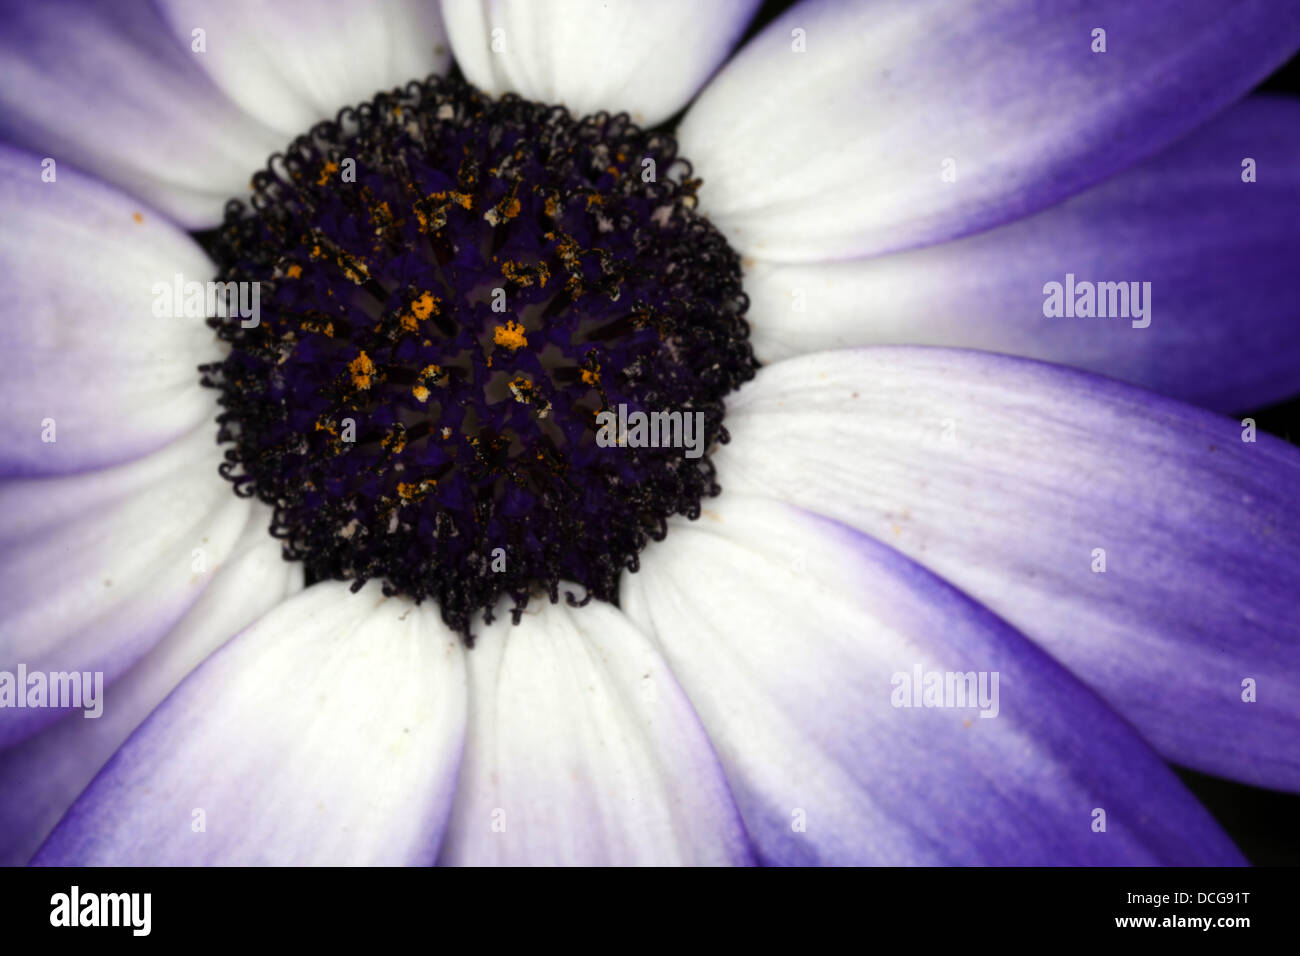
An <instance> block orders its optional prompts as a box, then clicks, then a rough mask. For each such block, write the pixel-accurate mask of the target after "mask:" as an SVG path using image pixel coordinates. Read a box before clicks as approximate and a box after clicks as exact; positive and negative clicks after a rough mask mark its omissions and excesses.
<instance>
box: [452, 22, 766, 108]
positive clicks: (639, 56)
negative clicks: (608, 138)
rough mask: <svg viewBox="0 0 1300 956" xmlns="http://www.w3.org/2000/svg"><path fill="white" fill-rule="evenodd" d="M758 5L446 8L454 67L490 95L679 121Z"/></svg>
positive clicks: (728, 51) (729, 50)
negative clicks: (674, 117) (511, 95)
mask: <svg viewBox="0 0 1300 956" xmlns="http://www.w3.org/2000/svg"><path fill="white" fill-rule="evenodd" d="M757 6H758V2H757V0H710V2H709V3H697V2H695V0H658V2H656V3H640V2H637V0H493V2H491V3H485V2H480V0H442V13H443V16H444V17H445V18H446V21H447V32H448V34H449V35H450V37H451V43H452V49H453V51H454V52H455V54H456V63H457V64H458V65H459V66H460V68H461V69H462V70H463V71H464V72H465V76H466V78H467V79H468V80H469V81H470V82H471V83H473V84H475V85H476V86H478V87H480V88H481V89H484V90H486V91H487V92H489V93H491V94H493V95H501V94H503V93H518V94H519V95H520V96H522V97H524V98H525V99H532V100H541V101H542V102H544V103H559V104H562V105H563V106H567V107H568V108H569V110H570V111H571V112H573V113H575V114H576V115H578V116H584V115H586V114H588V113H595V112H597V111H599V110H606V111H608V112H610V113H621V112H626V113H629V114H630V115H631V117H632V122H634V123H636V124H638V125H640V126H652V125H654V124H655V123H658V122H661V121H662V120H665V119H667V118H668V117H670V116H672V115H673V114H674V113H676V112H677V111H678V110H679V109H681V108H682V107H683V106H685V105H686V103H687V101H688V100H690V98H691V97H692V96H693V95H695V91H696V90H698V89H699V88H700V87H701V86H703V85H704V82H705V80H707V79H708V78H709V76H710V75H711V74H712V73H713V71H714V70H716V69H717V68H718V66H719V65H720V64H721V63H722V62H723V60H725V59H726V58H727V54H728V53H730V52H731V48H732V46H733V45H734V44H735V43H736V41H737V40H738V39H739V38H740V35H741V34H742V33H743V32H744V30H745V24H747V23H748V22H749V18H750V17H751V16H752V15H753V13H754V10H755V8H757Z"/></svg>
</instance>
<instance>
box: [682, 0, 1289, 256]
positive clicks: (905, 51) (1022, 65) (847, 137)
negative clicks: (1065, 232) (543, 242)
mask: <svg viewBox="0 0 1300 956" xmlns="http://www.w3.org/2000/svg"><path fill="white" fill-rule="evenodd" d="M1097 27H1104V28H1105V30H1106V32H1107V38H1106V39H1107V44H1108V45H1107V49H1106V52H1105V53H1094V52H1093V51H1092V45H1093V38H1092V31H1093V30H1094V29H1095V28H1097ZM796 31H797V32H796ZM1298 41H1300V5H1296V4H1292V3H1283V4H1279V3H1276V2H1274V0H1241V2H1239V3H1237V4H1234V6H1233V13H1232V16H1231V17H1230V18H1225V17H1224V15H1223V9H1222V5H1221V4H1220V3H1218V2H1214V0H1143V2H1142V3H1134V2H1132V0H1052V2H1050V3H1043V2H1035V0H982V2H971V3H962V4H954V3H953V2H952V0H875V2H870V3H863V2H859V3H853V2H844V0H808V2H804V3H798V4H795V5H794V6H793V7H791V8H789V9H788V10H786V11H785V12H784V13H783V14H782V15H781V16H780V17H778V18H777V19H776V20H774V21H773V22H772V23H771V24H769V25H768V26H767V28H766V29H765V30H764V31H763V32H762V33H760V34H759V35H758V36H756V37H755V38H754V39H753V40H751V41H750V42H749V43H747V44H746V45H745V47H744V49H742V50H741V51H740V52H739V53H738V54H737V55H736V56H735V57H734V58H733V59H732V60H731V62H729V63H728V64H727V65H726V66H725V67H724V68H723V69H722V71H721V72H720V73H719V74H718V76H717V78H716V79H714V80H713V81H712V82H710V83H709V85H708V87H706V88H705V90H704V91H703V92H702V93H701V94H700V97H699V99H698V100H697V101H696V103H694V104H693V105H692V106H691V108H690V110H689V111H688V112H687V114H686V116H685V117H683V119H682V123H681V128H680V129H679V131H678V142H679V143H680V145H681V154H682V155H683V156H684V157H686V158H687V159H689V160H690V161H691V162H692V163H693V164H694V169H695V172H696V174H697V175H699V176H701V177H702V178H703V180H704V187H703V189H701V191H700V208H701V209H702V210H703V211H704V212H705V213H706V214H707V215H708V216H709V217H710V218H711V219H712V220H713V221H714V223H715V225H717V226H718V227H719V228H720V229H721V230H722V231H723V233H724V234H725V235H726V236H727V238H728V239H729V240H730V241H731V243H732V245H733V246H735V247H736V248H739V249H742V250H743V251H745V252H747V253H750V254H752V255H757V256H764V257H766V258H768V259H771V260H773V261H780V262H814V261H819V260H824V259H840V258H849V257H853V256H865V255H878V254H880V253H883V252H892V251H897V250H900V249H908V248H912V247H914V246H919V245H925V244H927V243H932V242H937V241H941V240H944V239H951V238H955V237H957V236H962V235H966V234H969V233H972V232H977V231H979V230H981V229H987V228H989V227H991V226H995V225H1000V224H1002V223H1005V222H1008V221H1011V220H1013V219H1016V218H1019V217H1020V216H1023V215H1026V214H1028V213H1031V212H1035V211H1037V210H1039V209H1043V208H1046V207H1048V206H1050V205H1052V204H1054V203H1056V202H1059V201H1061V200H1062V199H1065V198H1066V197H1068V196H1070V195H1073V194H1074V193H1076V192H1079V191H1080V190H1081V189H1084V188H1086V187H1088V186H1090V185H1092V184H1094V183H1096V182H1099V181H1101V180H1102V179H1104V178H1105V177H1106V176H1109V175H1111V174H1113V173H1115V172H1118V171H1119V170H1122V169H1124V168H1125V167H1127V166H1128V165H1130V164H1131V163H1133V162H1135V161H1137V160H1139V159H1142V158H1144V157H1146V156H1149V155H1151V154H1152V153H1154V152H1156V151H1158V150H1159V149H1161V148H1163V147H1164V146H1166V145H1168V144H1170V143H1173V142H1174V141H1176V140H1177V139H1179V138H1180V137H1181V136H1183V135H1184V134H1186V133H1188V132H1189V131H1191V130H1192V129H1194V128H1195V127H1196V126H1197V125H1199V124H1200V123H1202V122H1204V121H1205V120H1207V119H1209V118H1210V117H1211V116H1213V115H1214V114H1215V113H1216V112H1217V111H1218V110H1221V109H1223V108H1224V107H1226V106H1228V105H1229V104H1231V103H1233V102H1234V101H1236V100H1237V99H1239V98H1240V97H1242V96H1243V95H1245V94H1246V93H1247V92H1249V91H1250V89H1252V88H1253V87H1254V86H1255V85H1256V84H1257V83H1258V82H1259V81H1260V80H1262V79H1263V78H1264V77H1266V76H1268V74H1269V73H1270V72H1272V70H1273V69H1274V68H1276V67H1277V66H1280V65H1281V64H1282V63H1285V62H1286V60H1287V59H1288V58H1289V57H1290V56H1291V55H1292V54H1293V53H1294V52H1295V49H1296V44H1297V42H1298ZM800 44H802V46H803V52H799V48H800Z"/></svg>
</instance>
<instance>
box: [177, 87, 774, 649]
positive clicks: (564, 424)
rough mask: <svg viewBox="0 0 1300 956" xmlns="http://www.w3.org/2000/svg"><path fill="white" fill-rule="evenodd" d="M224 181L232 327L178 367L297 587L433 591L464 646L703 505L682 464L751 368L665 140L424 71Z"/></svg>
mask: <svg viewBox="0 0 1300 956" xmlns="http://www.w3.org/2000/svg"><path fill="white" fill-rule="evenodd" d="M252 186H253V191H254V196H253V198H252V209H251V210H249V209H247V208H246V207H245V206H244V205H243V204H242V203H240V202H238V201H233V200H232V202H231V203H230V204H229V205H228V207H227V213H226V220H225V224H224V225H223V226H222V228H221V230H220V232H219V234H218V235H217V236H216V238H215V239H214V241H213V254H214V256H215V257H216V259H217V261H218V263H219V264H220V273H219V275H218V279H219V280H220V281H223V282H260V283H261V285H260V303H261V304H260V315H259V316H258V321H257V323H256V324H252V323H250V322H247V321H239V320H238V319H235V320H230V319H221V318H213V319H211V320H209V321H210V324H211V325H212V326H213V327H214V328H215V329H217V331H218V334H219V335H220V336H221V338H222V339H224V340H225V341H226V342H228V343H229V344H230V346H231V351H230V354H229V356H228V357H227V358H226V359H225V360H224V361H223V362H220V363H217V364H213V365H208V366H204V367H203V369H202V370H201V371H202V372H203V376H204V383H205V384H207V385H210V386H212V387H215V388H217V389H219V390H220V391H221V397H220V400H219V401H220V404H221V406H222V413H221V414H220V416H219V417H218V422H219V425H220V432H219V436H218V440H219V441H225V442H230V443H232V447H231V448H230V449H228V450H227V451H226V464H225V465H224V466H223V468H222V473H223V475H225V476H226V477H227V478H229V479H230V480H231V481H233V482H234V485H235V490H236V492H237V493H238V494H241V495H256V496H257V497H259V498H260V499H261V500H263V501H265V502H267V503H268V504H269V505H271V506H272V507H273V508H274V509H275V517H274V521H273V524H272V527H271V533H272V534H273V535H275V536H276V537H279V538H282V539H283V540H284V549H285V556H286V557H287V558H290V559H300V560H302V561H303V562H305V565H306V569H307V572H308V575H309V579H310V580H320V579H327V578H333V579H342V580H354V581H356V582H357V584H356V586H357V587H358V588H359V587H360V586H361V584H362V583H363V582H365V581H366V580H368V579H371V578H377V579H381V580H382V581H383V582H384V586H385V590H386V592H387V593H390V594H405V595H409V596H410V597H412V598H414V599H416V600H422V599H424V598H433V599H435V600H437V601H438V603H439V605H440V607H441V611H442V615H443V618H444V620H446V622H447V623H448V625H449V626H451V627H453V628H454V629H456V630H458V631H459V632H460V633H461V634H463V635H464V636H465V637H466V638H467V639H469V637H470V622H471V617H472V616H473V615H474V614H476V613H477V612H479V611H482V612H483V614H484V619H485V620H491V609H492V607H493V606H494V605H495V604H496V603H497V601H498V600H499V599H500V598H501V597H502V596H503V595H509V596H510V597H511V598H512V600H513V612H514V618H515V620H516V621H518V619H519V614H520V613H521V612H522V610H523V608H524V607H525V606H526V604H527V602H528V599H529V597H530V596H531V595H534V594H538V593H547V594H549V596H550V598H551V600H556V598H557V594H558V583H559V582H560V581H562V580H570V581H574V582H576V583H578V584H581V585H582V586H584V587H585V588H586V590H587V592H588V593H587V599H590V598H591V597H592V596H594V597H596V598H599V599H601V600H606V601H612V600H614V599H615V598H616V595H617V584H618V577H619V574H620V573H621V572H622V570H623V569H624V568H627V569H630V570H633V571H634V570H636V568H637V552H638V551H640V549H641V548H642V547H643V546H644V545H645V544H646V542H647V541H648V540H650V539H659V538H662V537H663V536H664V534H665V533H666V529H667V519H668V518H669V516H671V515H674V514H684V515H686V516H688V517H690V518H695V517H697V516H698V515H699V511H700V500H701V498H702V497H703V496H706V495H716V494H717V493H718V492H719V490H720V489H719V488H718V485H717V483H716V482H715V480H714V470H713V467H712V465H711V464H710V462H709V459H708V456H707V454H701V449H702V450H705V451H707V449H709V448H711V447H712V446H713V445H714V444H715V443H716V442H725V441H726V440H727V432H726V429H725V428H724V427H723V425H722V418H723V412H724V408H723V397H724V396H725V395H726V394H727V393H728V392H730V391H731V390H733V389H734V388H736V387H737V386H738V385H739V384H740V383H742V382H744V381H746V380H747V379H749V378H751V377H752V376H753V374H754V370H755V368H756V367H757V363H756V362H755V360H754V357H753V353H752V351H751V349H750V346H749V343H748V327H747V325H746V323H745V320H744V312H745V308H746V306H747V299H746V297H745V295H744V293H743V292H742V291H741V283H740V263H739V260H738V258H737V256H736V254H735V253H734V252H733V251H732V249H731V248H730V247H729V246H728V245H727V242H726V240H725V239H724V238H723V237H722V236H721V234H719V233H718V231H717V230H716V229H714V228H713V227H712V225H710V224H709V222H708V221H707V220H705V219H704V218H703V217H701V216H700V215H699V214H698V213H697V212H696V211H695V205H696V197H695V191H696V189H697V188H698V186H699V181H698V180H694V179H692V178H691V171H690V165H689V163H687V162H685V161H684V160H681V159H679V158H678V157H677V155H676V144H675V143H674V142H673V140H672V139H671V138H669V137H667V136H664V135H663V134H660V133H654V132H644V131H642V130H640V129H638V128H637V127H636V126H634V125H633V124H632V123H630V122H629V121H628V118H627V117H626V115H619V116H608V115H606V114H603V113H602V114H597V115H595V116H591V117H587V118H585V119H581V120H578V119H574V118H573V117H571V116H570V115H569V114H568V112H567V111H566V110H564V109H563V108H561V107H557V106H546V105H543V104H539V103H531V102H527V101H525V100H521V99H518V98H516V97H514V96H505V97H503V98H501V99H497V100H494V99H492V98H490V97H488V96H486V95H484V94H483V93H480V92H479V91H478V90H476V89H474V88H473V87H471V86H468V85H467V84H465V83H464V82H462V81H459V80H454V79H443V78H436V77H435V78H431V79H429V80H428V81H426V82H423V83H420V82H412V83H410V84H409V85H408V86H407V87H406V88H405V89H404V90H402V91H400V92H398V91H394V92H393V93H384V94H380V95H379V96H376V97H375V99H374V100H373V101H371V102H370V103H366V104H363V105H361V106H359V107H357V108H355V109H351V108H349V109H345V110H343V111H342V112H341V113H340V114H339V116H338V119H337V120H336V121H333V122H324V123H321V124H319V125H318V126H316V127H315V128H314V129H313V130H312V131H311V132H310V133H309V134H307V135H305V136H301V137H299V138H298V139H296V140H295V141H294V142H293V143H292V144H291V145H290V146H289V148H288V149H287V150H286V151H285V153H284V154H282V155H281V154H277V155H275V156H273V157H271V160H270V162H269V163H268V165H267V168H266V170H264V171H260V172H258V173H257V174H256V175H255V176H254V177H253V183H252ZM602 413H607V414H602ZM613 422H617V424H613V425H612V427H609V428H607V426H611V423H613ZM627 422H633V423H634V426H633V427H631V428H628V427H627V426H626V424H625V423H627ZM620 426H622V427H620ZM638 428H639V430H638ZM603 429H604V430H603ZM647 432H648V433H649V434H647ZM611 436H613V440H610V438H611ZM570 600H572V599H570Z"/></svg>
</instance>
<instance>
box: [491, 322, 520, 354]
mask: <svg viewBox="0 0 1300 956" xmlns="http://www.w3.org/2000/svg"><path fill="white" fill-rule="evenodd" d="M492 340H493V341H494V342H496V344H497V345H504V346H505V347H506V348H508V349H510V350H511V351H512V352H513V351H514V350H515V349H519V348H523V347H524V346H525V345H527V344H528V337H527V336H526V335H524V327H523V325H521V324H520V323H518V322H507V323H506V324H505V325H498V326H497V327H496V328H495V329H494V330H493V332H492Z"/></svg>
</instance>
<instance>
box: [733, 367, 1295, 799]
mask: <svg viewBox="0 0 1300 956" xmlns="http://www.w3.org/2000/svg"><path fill="white" fill-rule="evenodd" d="M727 428H728V430H729V431H730V433H731V438H732V440H731V443H730V444H729V445H726V446H724V447H723V448H722V449H721V450H720V451H719V452H718V453H717V454H716V455H715V457H714V461H715V464H716V466H717V469H718V482H719V484H721V485H722V487H723V488H724V489H725V491H724V494H726V493H728V492H742V493H758V494H765V495H770V496H772V497H776V498H780V499H781V500H785V501H790V502H792V503H794V504H797V505H799V506H801V507H804V508H807V509H809V510H811V511H815V512H818V513H820V514H824V515H827V516H829V517H831V518H834V519H836V520H838V521H842V522H844V523H845V524H848V525H850V526H852V527H854V528H857V529H859V530H861V531H864V532H866V533H867V534H870V535H872V536H874V537H876V538H878V539H880V540H882V541H885V542H886V543H888V544H889V545H891V546H892V547H894V548H896V549H898V550H899V551H901V552H903V553H904V554H906V555H908V556H909V557H911V558H913V559H914V560H916V561H918V562H919V563H921V564H922V565H924V566H925V567H927V568H929V569H930V570H932V571H934V572H935V573H937V574H939V575H941V576H942V577H943V578H945V579H946V580H948V581H950V582H952V583H953V584H955V585H956V586H957V587H959V588H961V589H962V590H963V591H965V592H966V593H967V594H969V595H971V596H972V597H973V598H975V599H976V600H978V601H980V602H982V603H983V604H984V605H985V606H986V607H988V608H990V609H991V610H992V611H994V612H995V613H997V614H998V615H1000V616H1001V617H1003V618H1004V619H1006V620H1007V621H1008V622H1010V623H1011V624H1012V625H1013V626H1014V627H1015V628H1016V629H1017V630H1019V631H1020V632H1021V633H1022V634H1024V635H1025V636H1027V637H1028V638H1029V639H1030V640H1032V641H1035V642H1036V643H1037V644H1039V645H1040V646H1041V647H1043V648H1045V649H1046V650H1047V651H1048V652H1049V653H1051V654H1052V655H1053V656H1054V657H1055V658H1056V659H1057V660H1060V661H1062V662H1063V663H1064V664H1065V665H1066V666H1068V667H1069V668H1070V669H1071V670H1072V671H1073V672H1074V673H1075V674H1077V675H1079V677H1080V678H1081V679H1082V680H1083V681H1084V682H1085V683H1087V684H1088V685H1089V686H1091V687H1092V688H1093V689H1094V690H1095V691H1096V692H1097V693H1098V694H1100V695H1101V696H1102V697H1103V698H1104V699H1105V700H1106V701H1107V702H1109V703H1110V704H1111V705H1112V706H1113V707H1115V709H1116V710H1118V711H1119V712H1120V713H1121V714H1122V715H1123V716H1124V717H1125V718H1127V719H1128V720H1129V721H1130V722H1131V723H1132V724H1133V725H1134V726H1135V727H1137V728H1138V730H1139V731H1140V732H1141V733H1142V735H1143V737H1145V738H1146V739H1147V740H1149V741H1150V742H1151V743H1152V744H1153V745H1154V746H1155V747H1156V749H1157V750H1159V751H1160V752H1161V753H1162V754H1163V755H1164V756H1165V757H1167V758H1168V759H1170V760H1173V761H1175V762H1177V763H1180V764H1183V765H1185V766H1189V767H1193V768H1196V769H1200V770H1204V771H1206V772H1210V773H1216V774H1219V775H1222V776H1231V777H1233V778H1235V779H1240V780H1243V781H1245V782H1249V783H1253V784H1256V785H1262V786H1269V787H1274V788H1279V789H1283V788H1285V789H1292V790H1300V747H1297V746H1296V741H1297V740H1300V713H1297V711H1296V708H1295V707H1294V701H1295V700H1296V699H1297V697H1300V626H1298V625H1297V622H1298V621H1300V502H1297V498H1296V495H1295V489H1296V487H1298V486H1300V449H1297V448H1295V447H1294V446H1292V445H1289V444H1287V443H1286V442H1283V441H1281V440H1279V439H1277V438H1274V437H1272V436H1270V435H1266V434H1263V433H1259V434H1254V433H1253V431H1252V430H1251V428H1250V427H1244V426H1243V425H1242V424H1241V423H1239V422H1238V421H1234V420H1232V419H1228V418H1222V417H1219V416H1217V415H1213V414H1210V413H1208V412H1206V411H1203V410H1201V409H1198V408H1194V407H1192V406H1189V405H1184V404H1182V403H1179V402H1175V401H1171V400H1169V399H1166V398H1162V397H1161V396H1159V395H1156V394H1154V393H1152V392H1147V391H1143V390H1142V389H1138V388H1134V387H1132V386H1129V385H1125V384H1123V383H1120V382H1116V381H1113V380H1111V379H1105V378H1100V377H1098V376H1094V375H1090V374H1088V373H1086V372H1079V371H1077V370H1074V369H1068V368H1064V367H1062V366H1057V365H1047V364H1044V363H1039V362H1033V361H1029V360H1026V359H1017V358H1011V357H1009V356H1002V355H992V354H989V353H984V352H967V351H961V350H956V349H932V348H873V349H846V350H843V351H840V352H826V353H822V354H818V355H809V356H803V357H800V358H795V359H790V360H788V361H785V362H778V363H776V364H775V365H770V366H767V367H765V368H764V369H762V370H761V371H760V372H759V373H758V376H757V377H756V378H755V380H754V381H753V382H752V383H750V384H749V385H746V386H745V387H744V388H742V389H741V390H740V392H739V393H738V395H736V396H735V397H734V399H731V400H729V401H728V415H727ZM1249 439H1253V440H1249ZM1247 679H1249V681H1250V683H1249V684H1246V683H1244V682H1246V681H1247ZM1256 685H1258V686H1259V687H1260V688H1263V687H1265V686H1267V687H1270V688H1271V692H1270V693H1268V694H1264V693H1259V694H1258V700H1257V701H1253V702H1250V703H1244V702H1243V699H1244V698H1243V695H1244V693H1245V688H1247V687H1249V688H1252V689H1253V688H1254V687H1255V686H1256Z"/></svg>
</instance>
